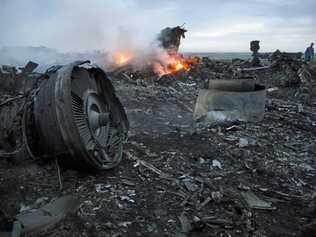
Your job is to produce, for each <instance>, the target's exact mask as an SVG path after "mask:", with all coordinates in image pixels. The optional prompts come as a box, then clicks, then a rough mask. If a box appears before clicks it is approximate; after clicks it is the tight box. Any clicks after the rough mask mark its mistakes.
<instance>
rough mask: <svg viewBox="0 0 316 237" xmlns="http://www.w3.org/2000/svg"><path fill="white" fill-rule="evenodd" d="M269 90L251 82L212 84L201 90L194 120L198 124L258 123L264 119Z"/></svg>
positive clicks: (239, 81) (211, 81) (246, 80)
mask: <svg viewBox="0 0 316 237" xmlns="http://www.w3.org/2000/svg"><path fill="white" fill-rule="evenodd" d="M265 97H266V90H265V87H264V86H261V85H258V84H255V82H254V80H252V79H235V80H210V82H209V87H208V89H201V90H200V92H199V96H198V99H197V102H196V106H195V111H194V120H195V121H196V122H198V123H200V122H202V123H222V122H234V121H248V122H258V121H261V120H262V119H263V116H264V108H265Z"/></svg>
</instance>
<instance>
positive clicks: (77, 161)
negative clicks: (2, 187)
mask: <svg viewBox="0 0 316 237" xmlns="http://www.w3.org/2000/svg"><path fill="white" fill-rule="evenodd" d="M25 80H27V78H26V79H25ZM22 95H23V96H22V97H21V98H20V99H19V101H20V106H19V107H18V108H19V109H17V106H16V105H14V104H13V102H12V101H9V102H6V101H5V102H3V103H1V104H0V114H1V115H2V116H3V115H4V116H5V117H6V121H8V122H7V123H4V126H0V129H1V134H9V135H8V136H7V137H6V138H4V139H2V140H1V142H2V144H9V148H10V149H9V150H8V149H5V148H6V146H4V145H2V146H1V147H0V150H1V149H2V150H5V151H6V152H7V153H0V156H5V154H10V152H13V153H12V154H14V155H15V152H14V151H16V150H18V149H21V150H22V151H25V150H27V152H28V153H29V155H30V156H31V157H33V158H34V157H41V158H44V157H57V158H60V159H61V160H62V161H64V162H65V163H66V164H67V165H69V166H71V167H77V168H82V169H93V170H106V169H110V168H113V167H115V166H116V165H118V164H119V162H120V161H121V158H122V155H123V143H124V141H125V140H126V138H127V132H128V128H129V123H128V120H127V116H126V113H125V111H124V108H123V106H122V104H121V103H120V101H119V99H118V98H117V97H116V95H115V90H114V87H113V86H112V84H111V82H110V80H109V79H108V78H107V76H106V74H105V72H104V71H103V70H102V69H100V68H98V67H96V66H93V65H91V64H89V62H88V61H77V62H74V63H71V64H68V65H65V66H57V67H52V68H50V69H49V70H48V71H47V72H46V73H45V74H43V75H41V76H40V77H39V78H37V80H36V81H35V83H34V84H33V88H32V89H31V90H28V91H27V92H26V93H24V94H22ZM0 101H1V100H0ZM4 105H5V106H4ZM6 111H10V112H12V114H11V115H10V114H8V113H6V114H4V112H6ZM17 115H19V116H17ZM16 120H17V121H16ZM11 121H16V122H17V123H18V124H19V126H13V125H12V124H10V125H11V126H8V123H10V122H11ZM17 127H18V128H19V129H17ZM20 137H21V138H23V139H22V140H21V139H20ZM17 140H19V142H18V143H17V142H16V141H17ZM8 141H9V142H8ZM0 145H1V143H0ZM19 147H20V148H19Z"/></svg>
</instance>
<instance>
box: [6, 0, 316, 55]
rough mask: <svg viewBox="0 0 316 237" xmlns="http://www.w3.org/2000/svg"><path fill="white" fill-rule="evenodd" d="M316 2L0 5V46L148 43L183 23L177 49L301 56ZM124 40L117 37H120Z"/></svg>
mask: <svg viewBox="0 0 316 237" xmlns="http://www.w3.org/2000/svg"><path fill="white" fill-rule="evenodd" d="M315 13H316V1H315V0H195V1H194V0H190V1H187V0H156V1H149V0H121V1H119V0H90V1H88V0H0V30H1V31H0V32H1V37H0V47H1V46H15V45H19V46H47V47H53V48H57V49H58V50H60V51H86V50H93V49H111V48H113V47H119V46H117V44H119V42H121V41H122V39H118V35H119V34H118V32H122V31H124V32H127V34H125V35H124V36H123V37H124V39H123V40H124V41H125V42H127V43H128V44H129V43H130V44H138V45H142V44H146V43H148V42H150V41H151V40H152V39H153V38H154V36H155V34H156V33H157V32H159V31H160V29H162V28H163V27H165V26H176V25H182V24H183V23H186V25H185V26H186V28H187V29H188V30H189V31H188V33H187V37H186V39H185V40H184V41H183V44H182V51H194V52H197V51H200V52H201V51H211V52H231V51H235V52H240V51H249V41H251V40H255V39H258V40H260V41H261V50H262V51H274V50H275V49H277V48H278V49H280V50H282V51H303V50H304V49H305V48H306V46H307V45H308V44H309V43H310V42H311V41H314V42H315V41H316V14H315ZM121 35H122V34H121Z"/></svg>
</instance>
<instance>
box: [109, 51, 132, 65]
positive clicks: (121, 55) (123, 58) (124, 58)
mask: <svg viewBox="0 0 316 237" xmlns="http://www.w3.org/2000/svg"><path fill="white" fill-rule="evenodd" d="M133 58H134V56H133V54H132V53H130V52H117V53H116V54H115V58H114V59H115V64H116V65H118V66H123V65H126V64H127V63H129V62H130V61H131V60H132V59H133Z"/></svg>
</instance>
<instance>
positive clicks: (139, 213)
mask: <svg viewBox="0 0 316 237" xmlns="http://www.w3.org/2000/svg"><path fill="white" fill-rule="evenodd" d="M231 67H232V64H231V63H223V62H214V61H210V60H209V61H208V62H203V65H196V66H195V68H193V69H192V70H191V71H190V72H187V73H182V74H181V73H180V74H179V75H176V76H169V77H168V76H167V77H163V78H161V79H160V80H155V79H154V78H152V77H150V76H147V75H141V74H137V73H135V72H130V71H128V70H127V71H124V72H120V73H112V74H111V75H110V77H111V80H112V82H113V84H114V87H115V88H116V91H117V95H118V96H119V98H120V99H121V101H122V103H123V105H124V106H125V109H126V112H127V115H128V118H129V120H130V125H131V128H130V134H129V139H128V141H127V143H126V145H125V149H124V150H125V151H124V158H123V160H122V162H121V164H120V165H119V166H118V167H116V168H115V169H113V170H110V171H108V172H103V173H97V174H92V173H83V172H80V171H75V170H69V169H62V171H61V176H62V185H63V187H62V190H61V191H60V185H59V178H58V172H57V168H56V164H55V162H54V161H51V162H44V161H32V160H25V161H20V160H19V161H12V160H3V159H2V160H0V180H1V181H0V194H1V200H2V202H1V203H0V210H1V211H0V214H1V215H2V216H6V217H13V216H15V215H16V214H17V213H18V212H19V210H20V209H21V207H25V206H32V205H33V206H34V205H39V206H40V205H43V203H45V202H48V201H49V200H51V199H53V198H56V197H59V196H63V195H66V194H71V195H75V196H76V197H78V198H79V200H80V203H81V204H80V208H79V210H78V211H77V212H76V213H75V214H74V215H71V216H68V217H67V218H66V219H64V220H63V221H62V222H61V223H59V224H58V225H56V226H55V227H54V228H50V229H48V230H46V231H42V232H41V233H38V234H36V235H34V236H50V237H52V236H316V178H315V176H316V158H315V155H316V143H315V141H316V136H315V134H316V103H315V102H316V100H315V97H313V96H312V95H313V93H314V91H313V88H312V89H310V88H309V89H306V88H304V86H306V83H307V82H301V83H305V84H304V85H302V84H301V85H299V86H297V85H296V84H295V83H294V84H295V85H294V86H291V83H287V81H286V80H290V79H291V75H290V73H291V72H286V73H285V71H286V69H284V73H283V74H282V73H280V72H281V71H280V70H281V69H278V70H276V71H275V72H272V71H268V72H260V73H257V75H256V76H257V80H258V82H259V83H264V84H266V85H267V87H268V88H269V87H275V86H278V90H274V91H273V90H271V91H272V92H268V95H267V101H266V109H265V116H264V120H263V121H261V122H258V123H233V124H226V125H214V126H211V127H206V126H199V127H197V126H194V123H193V120H192V111H193V109H194V104H195V101H196V98H197V95H198V90H199V88H201V87H202V86H203V84H205V81H206V79H212V78H225V77H227V74H229V73H231V72H230V70H231ZM282 70H283V69H282ZM313 70H314V71H313ZM313 70H311V71H312V72H315V69H313ZM282 76H283V77H282ZM312 80H313V83H314V84H315V81H316V78H315V74H313V75H312ZM293 81H294V79H293ZM308 83H309V84H308ZM308 83H307V84H308V85H310V84H311V83H310V81H309V82H308ZM313 83H312V84H313ZM288 84H290V86H289V85H288ZM308 85H307V87H308ZM306 90H307V91H308V93H311V94H307V96H309V98H308V103H307V102H306V93H305V92H306ZM249 196H252V197H253V196H255V197H256V198H257V199H258V200H259V201H260V203H261V204H262V203H264V204H265V205H264V207H261V208H260V206H259V207H251V206H249V203H248V202H247V197H249ZM258 200H257V201H258ZM260 203H259V204H260Z"/></svg>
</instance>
